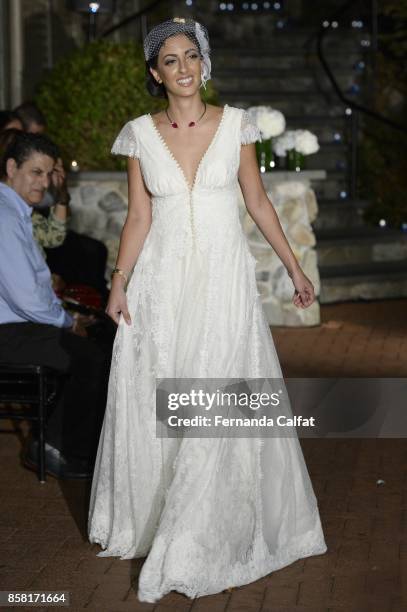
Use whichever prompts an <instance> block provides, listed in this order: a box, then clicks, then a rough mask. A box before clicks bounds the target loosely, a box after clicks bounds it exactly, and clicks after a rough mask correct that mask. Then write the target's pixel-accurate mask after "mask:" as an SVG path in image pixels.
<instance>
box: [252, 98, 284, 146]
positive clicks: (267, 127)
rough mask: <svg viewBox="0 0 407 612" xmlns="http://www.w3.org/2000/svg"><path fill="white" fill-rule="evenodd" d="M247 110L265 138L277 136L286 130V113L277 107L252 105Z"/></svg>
mask: <svg viewBox="0 0 407 612" xmlns="http://www.w3.org/2000/svg"><path fill="white" fill-rule="evenodd" d="M247 112H248V113H249V115H250V117H251V118H252V119H253V121H254V122H255V124H256V125H257V127H258V128H259V130H260V132H261V137H262V139H263V140H269V139H270V138H275V137H276V136H279V135H280V134H282V133H283V132H284V130H285V118H284V115H283V113H281V112H280V111H278V110H276V109H275V108H272V107H271V106H250V108H248V109H247Z"/></svg>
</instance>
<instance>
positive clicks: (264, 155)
mask: <svg viewBox="0 0 407 612" xmlns="http://www.w3.org/2000/svg"><path fill="white" fill-rule="evenodd" d="M256 154H257V161H258V163H259V168H260V172H262V173H263V172H271V171H272V170H274V168H275V167H276V160H275V156H274V152H273V139H272V138H268V139H267V140H262V142H256Z"/></svg>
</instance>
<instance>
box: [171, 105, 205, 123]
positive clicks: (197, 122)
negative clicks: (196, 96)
mask: <svg viewBox="0 0 407 612" xmlns="http://www.w3.org/2000/svg"><path fill="white" fill-rule="evenodd" d="M204 106H205V108H204V112H203V113H202V115H201V116H200V117H199V119H197V120H196V121H190V122H189V123H188V127H194V126H195V125H196V124H197V123H198V122H199V121H200V120H201V119H202V117H203V116H204V114H205V113H206V102H204ZM165 114H166V115H167V117H168V121H169V122H170V123H171V126H172V127H173V128H177V127H178V123H177V122H176V121H173V120H172V119H171V117H170V116H169V114H168V109H165Z"/></svg>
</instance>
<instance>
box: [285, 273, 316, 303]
mask: <svg viewBox="0 0 407 612" xmlns="http://www.w3.org/2000/svg"><path fill="white" fill-rule="evenodd" d="M291 280H292V281H293V284H294V287H295V292H294V296H293V304H294V305H295V306H297V308H308V306H311V304H312V303H313V302H314V301H315V294H314V285H313V284H312V283H311V281H310V279H309V278H308V277H307V276H305V274H304V272H303V271H302V270H301V269H298V270H296V271H295V272H293V273H292V275H291Z"/></svg>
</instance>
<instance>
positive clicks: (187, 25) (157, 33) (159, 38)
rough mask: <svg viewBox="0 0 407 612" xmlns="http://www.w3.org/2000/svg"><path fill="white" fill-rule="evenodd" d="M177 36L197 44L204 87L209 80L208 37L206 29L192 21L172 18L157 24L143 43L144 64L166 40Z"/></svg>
mask: <svg viewBox="0 0 407 612" xmlns="http://www.w3.org/2000/svg"><path fill="white" fill-rule="evenodd" d="M177 34H185V36H188V38H190V39H191V40H192V42H193V43H195V44H198V48H199V52H200V54H201V57H202V62H203V68H202V72H201V80H202V85H203V86H204V87H206V81H209V79H210V78H211V60H210V58H209V53H210V47H209V35H208V30H207V29H206V27H205V26H203V25H201V24H200V23H198V21H195V20H194V19H185V18H184V17H174V18H173V19H168V20H167V21H163V22H162V23H159V24H158V25H156V26H155V27H154V28H153V29H152V30H150V31H149V33H148V34H147V36H146V37H145V39H144V42H143V48H144V57H145V59H146V62H148V61H149V60H150V59H151V58H152V57H156V56H157V55H158V53H159V51H160V49H161V47H162V46H163V44H164V43H165V41H166V40H167V38H169V37H170V36H176V35H177Z"/></svg>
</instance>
